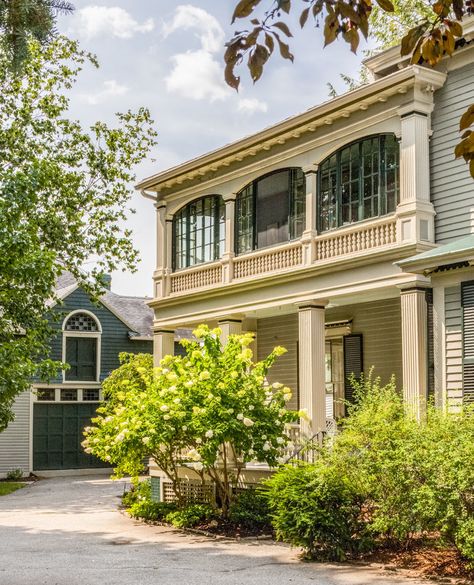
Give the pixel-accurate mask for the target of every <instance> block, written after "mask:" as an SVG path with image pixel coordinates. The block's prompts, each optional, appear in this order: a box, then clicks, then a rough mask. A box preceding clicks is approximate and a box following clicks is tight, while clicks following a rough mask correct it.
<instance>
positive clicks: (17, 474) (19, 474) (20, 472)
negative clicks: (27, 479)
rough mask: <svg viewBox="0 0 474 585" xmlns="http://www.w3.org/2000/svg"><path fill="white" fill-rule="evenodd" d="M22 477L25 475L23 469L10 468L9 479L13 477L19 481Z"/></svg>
mask: <svg viewBox="0 0 474 585" xmlns="http://www.w3.org/2000/svg"><path fill="white" fill-rule="evenodd" d="M22 477H23V470H21V469H19V468H17V469H10V471H9V472H8V473H7V479H11V480H13V481H18V480H19V479H21V478H22Z"/></svg>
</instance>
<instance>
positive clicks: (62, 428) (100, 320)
mask: <svg viewBox="0 0 474 585" xmlns="http://www.w3.org/2000/svg"><path fill="white" fill-rule="evenodd" d="M105 284H106V288H107V290H106V291H105V293H104V295H103V296H102V297H101V299H100V302H98V303H94V302H93V301H92V300H91V298H90V297H89V295H88V294H87V292H86V291H85V290H84V289H83V288H81V287H79V286H78V283H77V282H76V281H75V279H74V277H73V276H72V275H71V274H70V273H64V274H63V275H62V276H61V277H60V278H59V279H58V282H57V290H56V294H57V297H58V298H59V299H60V301H61V302H60V303H58V304H56V305H55V306H54V307H52V313H53V314H52V315H51V326H52V327H53V328H54V330H55V335H54V336H53V338H52V341H51V355H50V357H51V358H52V359H54V360H58V361H62V362H65V363H68V364H69V366H70V367H69V369H67V370H64V371H61V372H60V373H59V374H58V377H57V378H56V379H54V380H50V381H49V383H47V384H45V383H42V382H40V381H38V380H36V381H34V383H33V384H32V388H31V391H29V392H24V393H23V394H21V395H20V396H18V398H17V399H16V401H15V404H14V407H13V410H14V413H15V420H14V421H13V422H12V423H10V425H9V426H8V427H7V429H6V430H5V431H4V432H2V433H0V477H1V476H5V475H6V474H7V473H8V472H9V471H11V470H14V469H21V470H22V471H23V473H24V474H25V475H26V474H28V473H30V472H35V473H38V474H40V475H44V474H47V473H51V472H53V473H57V472H58V471H64V470H73V469H74V470H88V469H91V468H95V469H96V470H97V468H104V467H105V465H104V463H103V462H101V461H99V460H98V459H96V458H94V457H93V456H91V455H87V454H86V453H85V452H84V450H83V449H82V447H81V441H82V440H83V438H84V437H83V434H82V433H83V429H84V427H85V426H87V425H88V424H90V419H91V417H92V416H94V413H95V410H96V408H97V406H98V403H99V401H100V400H101V399H102V390H101V382H102V381H103V380H104V379H105V378H106V377H107V376H108V375H109V373H110V372H111V371H112V370H114V369H115V368H117V367H118V366H119V354H120V353H121V352H128V353H151V351H152V341H153V338H152V321H153V312H152V311H151V309H150V308H149V307H148V306H147V304H146V303H147V300H149V299H146V298H141V297H128V296H122V295H118V294H115V293H113V292H112V291H111V290H110V284H111V283H110V279H107V281H106V283H105Z"/></svg>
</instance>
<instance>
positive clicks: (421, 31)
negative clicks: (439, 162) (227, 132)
mask: <svg viewBox="0 0 474 585" xmlns="http://www.w3.org/2000/svg"><path fill="white" fill-rule="evenodd" d="M376 1H377V4H378V8H376V10H375V11H374V9H373V4H372V0H296V1H295V0H293V2H292V0H266V1H265V0H240V1H239V2H237V4H236V7H235V10H234V14H233V18H232V23H234V22H235V21H236V20H238V19H239V20H240V19H250V26H249V28H247V29H245V30H241V31H237V32H236V33H235V34H234V37H233V38H232V39H230V40H229V42H228V43H227V45H226V46H227V49H226V52H225V56H224V59H225V63H226V68H225V79H226V82H227V83H228V85H230V86H231V87H233V88H235V89H238V87H239V84H240V77H238V76H237V75H236V69H237V68H238V67H239V66H240V65H241V64H242V63H243V62H244V59H245V58H247V67H248V70H249V72H250V76H251V78H252V80H253V81H254V82H256V81H258V80H259V79H260V77H261V76H262V73H263V70H264V67H265V65H266V63H267V61H268V60H269V58H270V57H271V56H272V55H273V53H274V52H275V47H278V50H279V53H280V55H281V57H282V58H283V59H289V60H290V61H293V60H294V56H293V54H292V53H291V51H290V47H289V44H288V42H287V40H288V39H289V38H291V37H292V36H293V35H292V32H291V30H290V28H289V27H288V24H287V23H286V22H284V20H282V15H283V14H290V13H291V12H292V11H294V10H296V8H295V5H296V4H298V5H299V6H300V7H301V8H302V10H301V13H300V25H301V27H302V28H303V27H304V26H305V25H306V24H307V22H308V21H309V20H310V19H312V20H313V22H315V23H316V24H317V25H318V24H319V21H320V20H321V21H322V20H324V26H323V34H324V44H325V46H326V45H329V44H330V43H332V42H334V41H335V40H336V39H338V38H342V39H343V40H344V41H346V42H347V43H348V44H349V45H350V48H351V50H352V51H353V52H354V53H355V52H356V51H357V48H358V46H359V42H360V36H361V35H362V36H363V37H364V38H367V37H368V36H369V33H370V31H371V30H372V29H375V31H376V35H375V36H376V38H377V37H378V38H379V40H382V41H385V42H390V43H391V42H393V41H394V40H395V38H396V36H397V31H396V28H394V26H395V27H396V26H397V25H396V22H397V21H396V20H395V21H394V19H393V16H392V15H394V14H396V13H395V6H394V4H393V3H392V1H391V0H376ZM394 1H395V0H394ZM263 4H266V7H267V9H266V10H265V11H264V12H263V15H262V16H261V17H258V16H256V10H257V8H260V7H261V6H262V5H263ZM397 6H398V7H399V10H398V15H400V13H402V12H403V13H404V16H403V26H408V27H409V30H408V31H406V32H405V34H404V36H403V38H402V39H401V54H402V55H411V62H412V63H419V62H424V63H427V64H428V65H430V66H435V65H437V64H438V63H439V62H440V60H441V59H442V58H443V56H444V55H452V54H453V53H454V50H455V48H456V42H457V40H459V39H461V38H462V36H463V29H462V25H461V24H460V21H462V19H463V17H464V16H465V14H466V12H467V11H468V10H469V9H468V6H467V3H465V2H464V0H436V1H435V2H434V3H433V4H431V3H428V2H423V0H408V1H407V2H403V3H402V1H401V0H397ZM411 8H414V9H415V10H416V16H417V17H416V18H415V19H411V18H410V17H409V16H407V14H406V12H407V11H409V10H410V9H411ZM373 12H375V14H376V15H377V18H378V24H377V25H375V27H374V25H373V19H372V16H373ZM394 22H395V25H394V26H392V23H394ZM388 23H390V26H388ZM402 30H403V28H402ZM402 34H403V33H402ZM459 128H460V131H461V132H463V134H462V137H461V141H460V142H459V144H458V145H457V146H456V149H455V155H456V157H458V158H459V157H463V158H464V160H465V161H466V162H467V163H469V169H470V173H471V175H472V177H473V178H474V104H473V105H472V106H471V107H469V108H468V110H467V111H466V112H465V114H464V115H463V116H462V118H461V121H460V125H459Z"/></svg>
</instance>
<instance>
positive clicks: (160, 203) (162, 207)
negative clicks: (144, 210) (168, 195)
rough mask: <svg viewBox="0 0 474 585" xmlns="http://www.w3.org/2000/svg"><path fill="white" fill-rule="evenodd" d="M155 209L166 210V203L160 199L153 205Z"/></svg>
mask: <svg viewBox="0 0 474 585" xmlns="http://www.w3.org/2000/svg"><path fill="white" fill-rule="evenodd" d="M155 207H156V210H157V211H162V210H163V211H164V210H166V201H165V200H164V199H160V201H157V202H156V203H155Z"/></svg>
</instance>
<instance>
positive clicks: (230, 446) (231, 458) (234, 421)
mask: <svg viewBox="0 0 474 585" xmlns="http://www.w3.org/2000/svg"><path fill="white" fill-rule="evenodd" d="M193 334H194V337H195V341H191V340H183V341H182V342H181V343H182V344H183V345H184V347H185V349H186V355H184V356H166V357H165V358H164V359H163V360H161V363H160V367H157V368H154V367H153V363H152V357H151V356H148V355H138V356H134V355H129V354H122V356H121V361H122V366H121V367H120V368H119V369H117V370H116V371H115V372H113V373H112V374H111V376H110V377H109V378H108V379H107V380H106V381H105V382H104V386H103V388H104V397H105V402H104V403H103V404H102V405H101V407H100V408H99V409H98V416H97V418H95V419H93V426H92V427H88V428H87V429H86V431H85V436H86V439H85V441H84V442H83V446H84V448H85V450H86V452H88V453H93V454H94V455H96V456H97V457H99V458H100V459H102V460H104V461H107V462H110V463H111V464H112V465H113V466H114V467H115V475H116V477H120V476H122V475H124V474H129V475H131V476H136V475H138V474H139V473H140V471H141V469H142V465H143V459H144V458H145V457H146V456H151V457H153V459H154V460H155V461H156V463H157V464H158V466H159V467H160V468H161V469H162V470H163V471H164V472H165V473H166V474H167V475H168V476H169V478H170V479H171V481H172V483H173V490H174V492H175V494H176V497H177V499H178V502H180V503H184V496H183V494H182V493H181V489H180V482H179V477H178V470H179V467H181V466H183V465H185V466H188V467H191V468H193V469H194V470H195V471H196V473H198V474H199V475H200V477H201V478H202V480H203V481H204V479H205V478H207V479H210V480H211V481H212V482H214V484H215V487H216V493H217V499H218V503H219V505H220V506H221V508H222V513H223V514H224V515H227V512H228V509H229V506H230V504H231V502H232V500H233V497H234V496H233V493H234V488H235V486H236V485H237V483H238V480H239V475H240V473H241V471H242V469H243V468H244V466H245V464H246V463H248V462H250V461H253V460H258V461H261V462H265V463H267V464H268V465H270V466H271V467H275V466H277V465H278V464H279V463H282V462H283V459H282V454H283V452H284V449H285V447H286V446H287V445H288V443H289V441H290V437H289V433H288V431H289V427H290V425H291V423H294V422H296V421H298V419H299V417H300V416H301V415H302V414H303V413H302V412H295V411H291V410H288V409H287V407H286V404H287V403H288V401H289V400H290V399H291V391H290V389H289V388H288V387H286V386H283V384H279V383H275V384H272V385H268V384H267V383H266V375H267V373H268V370H269V369H270V368H271V366H272V364H273V363H274V362H275V360H276V359H277V358H278V356H280V355H282V354H283V353H285V351H286V350H285V349H284V348H282V347H276V348H275V349H274V350H273V351H272V353H271V354H270V355H269V356H268V357H267V358H265V359H264V360H263V361H260V362H257V363H254V362H253V353H252V350H251V349H250V347H249V346H250V345H251V343H252V341H253V335H252V334H250V333H246V334H242V335H231V336H229V338H228V340H227V343H226V344H225V345H224V346H222V345H221V341H220V334H221V331H220V330H219V329H213V330H210V329H209V328H208V327H207V326H200V327H198V328H197V329H196V330H195V331H194V332H193Z"/></svg>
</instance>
